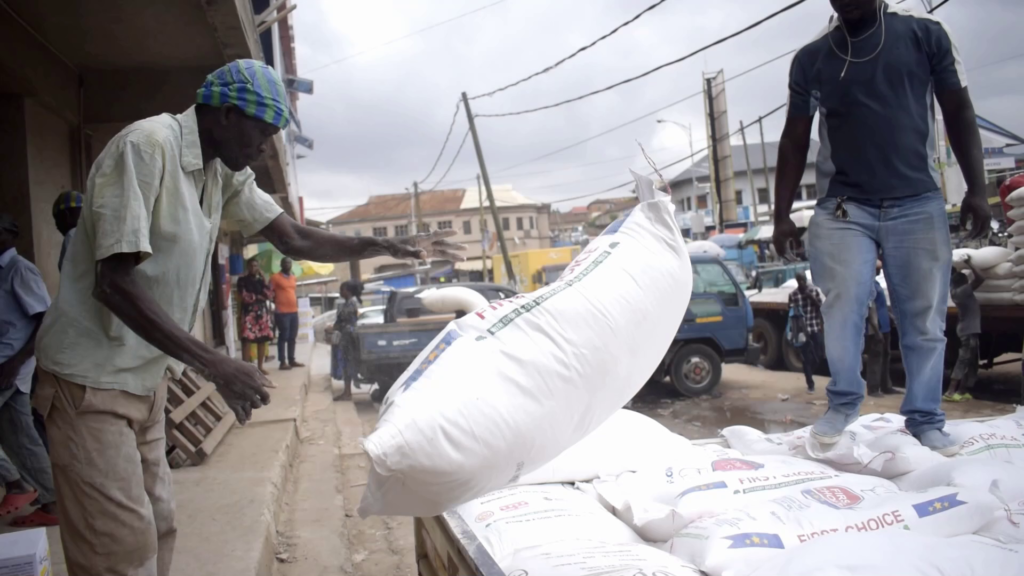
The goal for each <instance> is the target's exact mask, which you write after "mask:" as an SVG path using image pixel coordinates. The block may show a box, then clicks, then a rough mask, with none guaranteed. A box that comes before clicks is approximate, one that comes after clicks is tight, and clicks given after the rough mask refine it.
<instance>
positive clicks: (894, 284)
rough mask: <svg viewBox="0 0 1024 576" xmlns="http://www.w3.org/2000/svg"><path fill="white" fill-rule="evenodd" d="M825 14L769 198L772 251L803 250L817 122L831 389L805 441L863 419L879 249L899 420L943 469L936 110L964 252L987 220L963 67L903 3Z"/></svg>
mask: <svg viewBox="0 0 1024 576" xmlns="http://www.w3.org/2000/svg"><path fill="white" fill-rule="evenodd" d="M831 4H832V7H833V8H834V10H835V11H836V13H837V16H835V17H831V18H830V19H829V22H828V26H826V28H825V29H824V30H823V31H822V33H821V34H820V35H819V36H818V37H817V38H815V39H814V40H813V41H811V42H810V43H809V44H807V45H806V46H804V47H803V48H801V49H800V50H798V51H797V53H796V55H795V56H794V57H793V62H792V65H791V67H790V73H789V105H788V110H787V117H786V125H785V128H784V129H783V131H782V137H781V139H780V143H779V155H778V169H777V172H776V185H775V190H776V203H775V218H774V220H775V228H774V234H773V241H774V244H775V246H776V249H777V250H778V251H779V253H780V254H786V250H787V246H788V245H789V243H790V241H792V240H794V239H796V238H798V237H799V230H798V229H797V227H796V224H795V223H794V222H793V219H792V217H791V216H790V211H791V209H792V207H793V200H794V196H795V193H796V191H797V189H798V186H799V185H800V181H801V179H802V178H803V174H804V170H805V168H806V165H807V152H808V149H809V146H810V137H811V129H812V124H813V122H814V116H815V115H816V114H819V113H820V115H821V118H820V121H819V123H818V129H819V132H820V138H819V140H820V141H821V143H822V146H821V148H820V150H819V153H818V158H817V162H816V167H817V182H818V185H817V188H818V192H819V193H821V194H823V196H824V197H823V198H819V199H818V202H817V206H816V207H815V212H814V218H813V219H812V220H811V224H810V227H809V230H808V235H809V245H810V247H811V249H810V251H809V256H810V262H811V273H812V274H813V276H814V280H815V282H816V283H817V284H818V286H820V287H821V289H822V291H823V292H824V294H825V304H824V306H823V308H822V315H823V316H824V318H825V330H826V331H825V339H826V342H825V344H826V354H827V355H828V363H829V368H830V371H831V373H832V382H831V383H830V384H829V386H828V389H827V392H828V410H827V411H826V412H825V414H824V415H823V416H822V417H821V418H819V419H818V421H817V422H815V423H814V425H813V426H812V428H811V436H812V437H813V438H814V439H815V440H816V441H818V442H819V443H821V444H835V443H836V442H838V441H839V440H840V438H841V437H842V433H843V430H845V429H846V427H847V426H849V425H850V424H852V423H853V422H854V421H855V420H856V419H857V416H858V415H859V412H860V405H861V402H862V401H863V400H864V388H865V386H864V379H863V378H862V377H861V350H862V349H863V346H864V320H865V317H866V315H867V308H868V301H869V300H870V299H871V290H872V285H873V283H872V279H873V277H874V274H873V272H874V267H875V266H874V264H875V261H876V260H877V257H878V252H879V250H880V249H881V250H882V251H883V252H884V258H885V270H886V280H887V284H888V289H889V296H890V297H891V298H892V304H893V309H894V310H895V311H896V313H897V315H898V323H899V328H900V336H901V338H900V348H901V352H902V359H903V364H904V366H905V367H906V373H907V385H906V397H905V398H904V400H903V405H902V407H901V408H900V413H901V414H903V416H905V417H906V425H907V430H908V431H909V432H910V433H911V434H913V435H914V436H915V437H916V438H917V439H918V440H919V441H920V442H921V444H923V445H924V446H926V447H928V448H930V449H932V450H935V451H936V452H938V453H939V454H942V455H944V456H952V455H954V454H956V453H957V452H958V451H959V450H960V445H959V444H958V443H957V442H954V441H953V439H952V438H950V436H949V434H947V433H946V432H945V431H944V430H943V428H944V427H945V425H946V415H945V413H944V412H943V411H942V408H941V403H942V379H943V355H944V353H945V348H946V339H945V335H944V334H945V327H944V324H945V318H946V306H947V299H948V297H949V274H948V273H947V270H949V267H950V265H951V263H952V247H951V245H950V236H949V227H948V225H947V222H948V221H947V219H946V202H945V200H944V199H943V196H942V192H941V186H940V178H939V174H938V171H937V170H936V168H935V165H934V162H933V151H934V150H935V149H936V141H935V135H936V130H935V120H936V114H935V109H934V108H935V106H934V104H933V103H934V102H938V106H939V108H941V110H942V119H943V122H944V124H945V128H946V134H947V136H948V140H949V144H950V147H951V148H952V149H953V153H954V154H955V155H956V158H957V160H958V161H959V163H960V169H961V171H962V172H963V176H964V179H965V181H966V183H967V191H966V193H965V195H964V199H963V202H962V203H961V205H960V215H961V225H962V226H964V227H965V228H967V227H969V228H970V232H969V234H968V235H967V237H968V239H977V238H980V237H981V236H982V234H983V233H985V232H986V231H988V230H989V223H990V222H991V219H992V215H991V211H990V210H989V205H988V200H987V198H986V184H985V167H984V155H983V150H982V147H981V136H980V133H979V132H978V120H977V117H976V116H975V113H974V105H973V104H972V102H971V95H970V93H969V92H968V89H967V78H966V75H965V73H964V64H963V61H962V60H961V58H960V53H959V51H958V50H957V48H956V45H955V44H954V43H953V40H952V39H951V37H950V35H949V32H948V30H947V28H946V27H945V26H944V25H943V24H942V22H940V21H939V20H937V19H935V18H934V17H932V16H930V15H925V14H919V13H915V12H913V11H911V10H910V9H909V8H908V7H909V6H910V4H909V3H907V4H906V5H905V6H897V5H895V3H890V2H885V1H883V0H831Z"/></svg>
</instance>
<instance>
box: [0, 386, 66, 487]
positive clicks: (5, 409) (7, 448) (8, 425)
mask: <svg viewBox="0 0 1024 576" xmlns="http://www.w3.org/2000/svg"><path fill="white" fill-rule="evenodd" d="M0 444H2V445H3V448H2V449H0V481H3V482H13V481H15V480H18V479H19V478H21V479H23V480H25V482H27V483H28V484H29V485H31V486H32V487H33V488H35V489H36V490H37V491H38V492H39V502H41V503H42V504H49V503H51V502H54V501H56V496H55V494H54V488H53V473H52V471H51V468H50V456H49V454H47V453H46V446H44V445H43V441H42V439H41V438H40V437H39V434H38V433H36V427H35V423H34V422H33V419H32V404H31V402H30V401H29V395H28V394H27V393H25V392H22V391H21V390H19V389H18V387H17V386H11V387H10V388H8V389H6V390H2V391H0Z"/></svg>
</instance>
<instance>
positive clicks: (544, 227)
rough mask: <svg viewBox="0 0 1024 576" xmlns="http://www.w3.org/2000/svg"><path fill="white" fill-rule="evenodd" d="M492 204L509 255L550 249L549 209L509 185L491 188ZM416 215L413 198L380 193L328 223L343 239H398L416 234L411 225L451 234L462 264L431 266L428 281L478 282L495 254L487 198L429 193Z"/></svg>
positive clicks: (383, 260)
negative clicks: (464, 247) (463, 250)
mask: <svg viewBox="0 0 1024 576" xmlns="http://www.w3.org/2000/svg"><path fill="white" fill-rule="evenodd" d="M493 190H494V201H495V204H496V205H497V209H498V225H499V226H501V229H502V232H504V234H505V242H506V244H507V245H508V250H509V252H519V251H522V250H535V249H538V248H549V247H550V246H551V227H550V212H551V207H550V206H549V205H547V204H543V203H541V202H536V201H534V200H531V199H529V198H526V197H525V196H523V195H522V194H520V193H518V192H516V191H515V189H513V187H512V186H508V185H506V186H495V187H494V189H493ZM481 199H482V200H483V203H484V207H483V208H484V209H483V214H484V215H483V226H482V227H481V210H480V201H481ZM418 207H419V213H418V215H417V216H416V218H415V219H414V218H413V215H414V214H415V213H416V212H415V210H414V203H413V197H412V194H409V193H403V194H382V195H377V196H370V198H369V199H368V200H367V201H366V203H365V204H362V205H361V206H357V207H356V208H353V209H352V210H349V211H348V212H345V213H344V214H341V215H339V216H336V217H334V218H332V219H331V220H329V221H328V226H330V230H331V232H335V233H337V234H343V235H345V236H375V237H378V238H401V237H403V236H409V235H410V234H412V233H413V232H414V231H415V222H416V221H418V222H420V223H422V228H421V231H423V232H430V231H434V230H455V231H456V232H457V234H456V235H455V236H454V237H453V238H452V241H454V242H459V243H462V244H467V245H468V246H469V250H468V251H467V252H466V257H467V260H466V261H465V262H458V263H455V264H453V263H451V262H446V261H438V262H434V263H432V265H431V270H430V277H431V278H430V279H431V280H439V279H441V278H445V279H448V278H454V277H458V278H461V279H464V280H480V279H482V278H483V277H484V275H483V269H484V266H485V261H486V258H482V257H483V256H486V257H487V258H489V257H490V256H493V255H495V254H500V252H501V249H500V247H499V246H498V241H497V234H496V233H495V230H496V228H495V222H494V219H493V218H492V217H491V211H490V208H489V206H488V204H487V198H486V194H484V195H481V194H480V192H479V191H478V190H477V189H476V188H469V189H461V188H460V189H453V190H434V191H430V192H421V193H420V194H419V202H418ZM409 267H410V264H409V263H408V262H406V261H402V260H396V259H394V258H390V257H385V256H382V257H378V258H373V259H370V260H365V261H363V263H362V267H361V272H362V277H363V279H364V280H365V279H368V278H370V277H372V276H373V275H375V274H382V273H388V272H395V271H398V270H402V269H405V268H409Z"/></svg>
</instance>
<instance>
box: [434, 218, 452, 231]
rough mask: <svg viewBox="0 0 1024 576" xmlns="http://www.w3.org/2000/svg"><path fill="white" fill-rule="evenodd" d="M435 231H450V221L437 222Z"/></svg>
mask: <svg viewBox="0 0 1024 576" xmlns="http://www.w3.org/2000/svg"><path fill="white" fill-rule="evenodd" d="M437 229H438V230H451V229H452V221H451V220H442V221H440V222H438V223H437Z"/></svg>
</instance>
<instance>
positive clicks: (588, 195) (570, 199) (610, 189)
mask: <svg viewBox="0 0 1024 576" xmlns="http://www.w3.org/2000/svg"><path fill="white" fill-rule="evenodd" d="M785 107H786V104H785V103H783V104H781V105H780V106H777V107H776V108H774V109H772V110H771V111H770V112H768V113H767V114H764V115H762V116H761V120H764V119H765V118H767V117H769V116H771V115H772V114H775V113H776V112H778V111H779V110H782V109H783V108H785ZM739 133H740V131H739V130H738V129H737V130H736V131H734V132H731V133H729V134H725V135H723V136H722V137H720V138H718V142H721V141H723V140H728V139H730V138H732V137H733V136H735V135H737V134H739ZM710 148H711V147H710V146H705V147H704V148H702V149H700V150H697V151H696V152H694V153H692V154H690V155H689V156H686V157H683V158H680V159H679V160H676V161H674V162H670V163H668V164H665V165H664V166H661V167H659V170H664V169H665V168H671V167H672V166H675V165H677V164H681V163H683V162H686V161H687V160H690V159H691V158H694V157H695V156H697V155H698V154H701V153H704V152H707V151H708V149H710ZM652 174H654V171H653V170H652V171H650V172H648V173H647V175H648V176H650V175H652ZM631 184H633V182H632V181H630V182H623V183H622V184H618V185H616V186H612V187H610V188H605V189H604V190H600V191H598V192H591V193H589V194H583V195H580V196H573V197H572V198H562V199H559V200H553V201H551V202H550V203H551V204H560V203H562V202H571V201H573V200H581V199H583V198H590V197H592V196H598V195H601V194H606V193H608V192H613V191H615V190H618V189H619V188H623V187H625V186H629V185H631ZM666 184H669V182H666Z"/></svg>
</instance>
